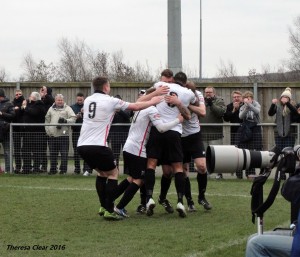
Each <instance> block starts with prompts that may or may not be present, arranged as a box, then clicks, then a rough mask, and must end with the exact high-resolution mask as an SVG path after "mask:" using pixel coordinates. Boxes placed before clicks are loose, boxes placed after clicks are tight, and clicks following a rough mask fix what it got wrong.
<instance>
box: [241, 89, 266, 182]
mask: <svg viewBox="0 0 300 257" xmlns="http://www.w3.org/2000/svg"><path fill="white" fill-rule="evenodd" d="M243 102H244V105H243V106H242V107H241V108H240V113H239V118H240V119H242V120H243V123H244V124H247V126H248V127H249V128H251V134H252V136H251V138H250V139H247V141H245V140H243V137H242V136H244V135H245V132H244V131H243V130H242V128H243V126H240V127H239V130H238V138H237V140H238V142H239V143H238V147H239V148H245V149H249V150H258V151H261V150H262V131H261V126H258V125H257V124H258V123H260V109H261V106H260V104H259V103H258V102H257V101H256V100H254V99H253V93H252V92H250V91H246V92H245V93H244V94H243ZM254 174H255V169H254V168H252V169H250V170H246V176H247V177H248V176H249V175H254Z"/></svg>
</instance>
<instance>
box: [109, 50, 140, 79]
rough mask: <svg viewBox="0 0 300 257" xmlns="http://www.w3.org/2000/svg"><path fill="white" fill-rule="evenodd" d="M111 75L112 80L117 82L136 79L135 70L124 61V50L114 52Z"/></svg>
mask: <svg viewBox="0 0 300 257" xmlns="http://www.w3.org/2000/svg"><path fill="white" fill-rule="evenodd" d="M110 77H111V80H113V81H116V82H121V81H123V82H124V81H127V82H130V81H134V78H135V70H134V68H132V67H130V66H129V65H127V64H125V63H124V55H123V52H122V50H119V51H117V52H114V53H112V62H111V72H110Z"/></svg>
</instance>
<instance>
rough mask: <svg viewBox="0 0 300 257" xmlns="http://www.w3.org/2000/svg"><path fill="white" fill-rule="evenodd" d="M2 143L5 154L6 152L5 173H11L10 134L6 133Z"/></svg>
mask: <svg viewBox="0 0 300 257" xmlns="http://www.w3.org/2000/svg"><path fill="white" fill-rule="evenodd" d="M1 143H2V146H3V152H4V162H5V171H6V172H9V171H10V157H9V152H10V144H9V134H8V133H6V134H5V135H4V136H3V141H2V142H1Z"/></svg>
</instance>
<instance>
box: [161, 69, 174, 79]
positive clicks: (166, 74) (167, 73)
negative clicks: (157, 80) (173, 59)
mask: <svg viewBox="0 0 300 257" xmlns="http://www.w3.org/2000/svg"><path fill="white" fill-rule="evenodd" d="M160 76H161V77H162V76H164V77H166V78H172V77H173V71H171V70H170V69H164V70H163V71H162V72H161V74H160Z"/></svg>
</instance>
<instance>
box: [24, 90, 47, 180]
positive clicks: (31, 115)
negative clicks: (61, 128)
mask: <svg viewBox="0 0 300 257" xmlns="http://www.w3.org/2000/svg"><path fill="white" fill-rule="evenodd" d="M21 111H22V114H23V122H24V123H25V125H24V133H23V147H22V157H23V172H22V173H23V174H29V173H32V172H33V173H39V172H40V161H41V158H42V151H41V150H42V149H41V146H42V144H41V142H40V138H41V135H42V134H43V133H45V127H44V126H38V125H37V126H27V125H26V124H28V123H41V124H43V123H45V115H46V109H45V105H44V103H43V102H42V101H41V96H40V94H39V93H38V92H32V93H31V94H30V96H29V99H28V100H24V101H23V104H22V107H21ZM33 135H35V136H34V137H33ZM32 161H33V163H32ZM32 168H33V170H32Z"/></svg>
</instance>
